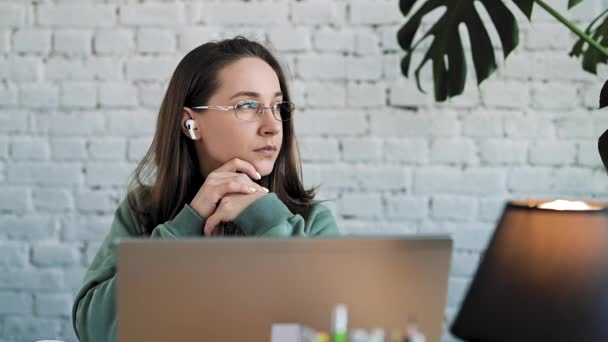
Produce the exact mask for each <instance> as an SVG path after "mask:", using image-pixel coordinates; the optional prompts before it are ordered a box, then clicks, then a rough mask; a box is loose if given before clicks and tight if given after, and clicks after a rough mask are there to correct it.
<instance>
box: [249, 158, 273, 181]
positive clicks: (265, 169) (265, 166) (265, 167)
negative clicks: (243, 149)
mask: <svg viewBox="0 0 608 342" xmlns="http://www.w3.org/2000/svg"><path fill="white" fill-rule="evenodd" d="M252 164H253V166H254V167H255V169H256V170H257V171H258V172H259V173H260V175H262V177H264V176H268V175H269V174H270V173H271V172H272V169H273V168H274V160H272V161H271V160H255V161H253V163H252Z"/></svg>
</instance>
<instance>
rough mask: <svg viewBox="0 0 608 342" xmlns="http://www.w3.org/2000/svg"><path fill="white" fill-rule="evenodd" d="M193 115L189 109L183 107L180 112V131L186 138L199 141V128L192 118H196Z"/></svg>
mask: <svg viewBox="0 0 608 342" xmlns="http://www.w3.org/2000/svg"><path fill="white" fill-rule="evenodd" d="M194 114H195V113H194V112H193V111H192V109H190V108H186V107H184V110H183V112H182V120H181V129H182V133H184V134H185V135H186V136H187V137H188V138H190V139H192V140H199V139H200V138H201V136H200V134H199V129H198V128H199V127H198V124H197V122H196V120H194V119H193V118H194V117H196V116H195V115H194Z"/></svg>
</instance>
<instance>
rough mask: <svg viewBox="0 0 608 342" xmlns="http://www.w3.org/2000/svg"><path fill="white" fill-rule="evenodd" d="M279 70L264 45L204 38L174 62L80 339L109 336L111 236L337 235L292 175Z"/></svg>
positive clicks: (84, 299) (103, 254) (77, 316)
mask: <svg viewBox="0 0 608 342" xmlns="http://www.w3.org/2000/svg"><path fill="white" fill-rule="evenodd" d="M290 99H291V98H290V94H289V90H288V88H287V83H286V80H285V76H284V74H283V71H282V70H281V67H280V65H279V63H278V62H277V60H276V59H275V58H274V57H273V56H272V55H271V54H270V52H269V51H268V50H267V49H265V48H264V47H263V46H262V45H260V44H258V43H255V42H252V41H249V40H247V39H245V38H242V37H237V38H235V39H228V40H224V41H220V42H210V43H207V44H204V45H202V46H199V47H198V48H196V49H194V50H193V51H191V52H190V53H188V54H187V55H186V56H185V57H184V58H183V60H182V61H181V62H180V63H179V64H178V66H177V68H176V70H175V72H174V74H173V77H172V78H171V81H170V83H169V87H168V89H167V93H166V94H165V97H164V99H163V102H162V105H161V108H160V111H159V116H158V120H157V125H156V132H155V134H154V139H153V141H152V144H151V146H150V149H149V151H148V152H147V154H146V155H145V156H144V158H143V160H142V161H141V163H140V164H139V166H138V167H137V169H136V170H135V174H134V177H133V180H132V182H131V184H130V187H129V188H130V189H129V192H128V195H127V198H126V199H125V200H124V201H123V202H122V204H121V205H120V207H119V208H118V209H117V211H116V214H115V217H114V221H113V223H112V227H111V229H110V233H109V234H108V236H107V237H106V239H105V241H104V242H103V244H102V245H101V247H100V250H99V251H98V253H97V255H96V256H95V258H94V260H93V262H92V264H91V266H90V268H89V270H88V271H87V273H86V275H85V279H84V285H83V287H82V288H81V290H80V291H79V293H78V295H77V297H76V300H75V303H74V306H73V310H72V317H73V323H74V328H75V331H76V334H77V335H78V337H79V339H80V340H82V341H108V340H110V341H113V340H116V315H115V313H116V302H115V283H116V278H115V276H116V254H115V246H116V241H117V239H120V238H123V237H150V238H153V239H176V238H189V237H197V236H214V235H235V234H238V235H246V236H274V237H277V236H322V235H337V234H338V229H337V227H336V223H335V221H334V219H333V217H332V215H331V212H330V211H329V210H328V209H327V208H326V207H325V206H323V205H321V204H319V203H317V202H315V201H314V200H313V198H314V192H313V191H312V190H305V189H304V187H303V185H302V182H301V178H300V169H301V167H300V162H299V158H298V155H297V145H296V142H295V136H294V128H293V121H292V120H291V118H292V114H293V111H294V105H293V104H292V103H291V102H290Z"/></svg>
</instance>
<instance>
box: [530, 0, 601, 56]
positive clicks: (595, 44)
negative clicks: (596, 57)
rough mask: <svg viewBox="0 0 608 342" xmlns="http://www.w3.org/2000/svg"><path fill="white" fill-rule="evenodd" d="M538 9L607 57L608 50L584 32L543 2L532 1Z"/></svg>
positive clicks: (541, 0) (539, 0)
mask: <svg viewBox="0 0 608 342" xmlns="http://www.w3.org/2000/svg"><path fill="white" fill-rule="evenodd" d="M534 2H536V3H537V4H538V5H539V6H540V7H542V8H544V9H545V11H547V12H549V14H551V15H552V16H553V17H555V19H557V20H559V21H560V22H561V23H562V24H564V25H566V27H568V28H569V29H570V31H572V32H574V34H576V35H577V36H579V37H580V38H581V39H583V40H584V41H586V42H587V43H589V45H590V46H593V47H594V48H595V49H596V50H598V51H599V52H601V53H603V54H604V55H605V56H608V50H607V49H606V48H605V47H603V46H602V45H601V44H600V43H598V42H597V41H595V40H594V39H593V38H591V37H589V35H587V34H586V33H585V32H583V31H581V30H580V29H579V28H578V27H576V25H574V24H573V23H572V22H570V21H569V20H568V19H566V18H564V16H562V15H561V14H560V13H559V12H557V11H556V10H555V9H553V8H552V7H551V6H549V5H547V4H546V3H545V2H544V1H543V0H534Z"/></svg>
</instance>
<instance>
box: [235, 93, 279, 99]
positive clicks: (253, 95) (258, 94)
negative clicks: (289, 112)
mask: <svg viewBox="0 0 608 342" xmlns="http://www.w3.org/2000/svg"><path fill="white" fill-rule="evenodd" d="M239 96H249V97H257V98H260V97H262V96H261V95H260V93H256V92H255V91H239V92H238V93H236V94H234V95H232V97H231V98H230V99H231V100H232V99H233V98H235V97H239ZM279 96H283V93H282V92H280V91H278V92H276V93H275V94H274V97H279Z"/></svg>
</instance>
